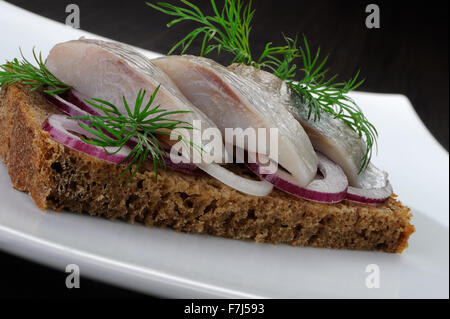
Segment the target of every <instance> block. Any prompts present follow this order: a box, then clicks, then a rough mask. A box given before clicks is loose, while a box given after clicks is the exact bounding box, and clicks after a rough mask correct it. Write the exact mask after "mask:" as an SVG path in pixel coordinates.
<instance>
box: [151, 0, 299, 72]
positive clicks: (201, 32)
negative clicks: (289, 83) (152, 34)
mask: <svg viewBox="0 0 450 319" xmlns="http://www.w3.org/2000/svg"><path fill="white" fill-rule="evenodd" d="M181 2H182V3H183V4H184V5H185V6H175V5H172V4H170V3H167V2H158V3H156V4H153V3H149V2H147V5H149V6H150V7H152V8H154V9H156V10H158V11H160V12H163V13H165V14H167V15H170V16H173V17H175V18H174V20H172V21H171V22H169V23H168V24H167V26H168V27H171V26H173V25H175V24H177V23H180V22H183V21H193V22H196V23H198V24H199V25H200V26H199V27H197V28H195V29H194V30H193V31H191V32H190V33H188V34H187V35H186V36H185V37H184V38H183V39H182V40H180V41H179V42H177V43H176V44H175V45H174V46H173V47H172V48H171V49H170V50H169V52H168V53H167V54H169V55H170V54H172V53H174V52H175V51H176V50H177V49H179V48H181V54H184V53H186V51H187V50H188V49H189V47H190V46H191V44H192V42H193V41H194V40H195V39H197V38H198V37H200V36H202V37H203V40H202V46H201V51H200V55H201V56H207V55H208V54H210V53H211V52H214V51H216V52H217V54H220V53H221V52H222V51H226V52H229V53H231V54H232V55H233V60H232V62H231V63H243V64H246V65H252V66H254V67H256V68H261V67H262V66H265V65H266V64H267V65H270V64H273V61H274V60H276V59H277V58H276V57H277V56H278V55H280V54H281V55H283V54H290V53H292V52H293V50H292V48H291V47H290V46H289V45H284V46H274V45H273V44H272V42H269V43H267V45H266V46H265V48H264V51H263V52H262V53H261V55H260V56H259V58H255V57H254V55H253V54H252V51H251V50H250V42H249V38H250V32H251V29H252V28H251V22H252V19H253V16H254V14H255V10H252V9H251V4H252V1H249V3H248V4H247V5H243V2H242V1H241V0H225V2H224V5H223V8H222V9H221V10H220V11H219V9H218V8H217V5H216V3H215V0H211V7H212V10H213V12H214V14H213V15H212V16H208V15H205V14H204V13H203V12H202V11H201V10H200V9H199V7H197V6H196V5H194V4H193V3H192V2H189V1H187V0H181Z"/></svg>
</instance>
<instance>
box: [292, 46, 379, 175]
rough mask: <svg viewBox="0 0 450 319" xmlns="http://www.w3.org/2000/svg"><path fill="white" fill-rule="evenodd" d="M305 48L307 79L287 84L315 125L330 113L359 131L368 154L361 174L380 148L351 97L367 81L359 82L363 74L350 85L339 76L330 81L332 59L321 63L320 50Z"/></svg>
mask: <svg viewBox="0 0 450 319" xmlns="http://www.w3.org/2000/svg"><path fill="white" fill-rule="evenodd" d="M303 40H304V41H303V42H304V48H302V47H300V48H299V50H300V54H301V58H302V61H303V68H302V69H301V70H302V71H303V72H304V76H303V78H302V80H300V81H298V82H297V81H293V80H288V81H287V83H288V84H289V85H290V86H291V87H292V88H293V89H294V90H295V91H296V92H297V93H298V94H299V95H300V97H301V98H302V99H303V101H304V102H305V104H306V105H307V107H308V118H309V119H310V118H313V120H314V121H319V120H320V115H321V114H322V113H328V114H329V115H331V116H332V117H333V118H335V119H339V120H341V121H343V122H344V123H345V124H347V125H348V126H349V127H350V128H351V129H352V130H353V131H355V132H356V133H357V134H358V136H359V137H360V138H362V139H363V140H364V141H365V144H366V151H365V154H364V156H363V158H362V159H361V166H360V172H362V171H363V170H364V169H365V168H366V167H367V165H368V164H369V163H370V160H371V158H372V153H373V146H376V145H377V137H378V132H377V130H376V128H375V127H374V126H373V124H372V123H370V122H369V120H368V119H367V118H366V117H365V115H364V113H363V112H362V110H361V109H360V108H359V106H358V105H357V104H356V103H355V101H353V100H352V99H351V98H350V97H349V96H348V95H347V94H348V93H349V92H350V91H353V90H355V89H356V88H358V87H359V86H360V85H361V84H362V83H363V82H364V80H359V81H358V77H359V71H358V72H357V73H356V75H355V76H354V77H353V78H351V79H350V80H349V81H346V82H341V83H339V82H335V80H336V78H337V75H334V76H332V77H330V78H328V79H327V78H326V75H327V73H328V69H326V68H325V65H326V63H327V61H328V56H325V58H324V59H322V60H320V48H318V49H317V51H316V53H315V54H314V55H313V54H311V50H310V47H309V44H308V41H307V40H306V37H304V38H303Z"/></svg>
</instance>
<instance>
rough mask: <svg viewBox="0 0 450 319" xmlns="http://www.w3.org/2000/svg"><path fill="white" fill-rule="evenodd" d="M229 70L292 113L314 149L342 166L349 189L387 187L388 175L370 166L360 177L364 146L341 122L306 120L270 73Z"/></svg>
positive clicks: (297, 101) (299, 104)
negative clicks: (260, 87) (261, 88)
mask: <svg viewBox="0 0 450 319" xmlns="http://www.w3.org/2000/svg"><path fill="white" fill-rule="evenodd" d="M228 69H229V70H231V71H233V72H234V73H235V74H238V75H241V76H244V77H247V78H251V79H253V80H254V81H256V82H258V83H260V85H261V86H262V87H264V89H265V90H266V91H267V92H270V94H272V95H273V96H276V97H277V98H278V99H279V101H280V106H283V107H284V108H285V109H287V110H288V111H289V112H291V113H292V114H293V115H294V117H295V118H296V119H297V120H298V121H299V122H300V123H301V125H302V126H303V128H304V129H305V131H306V133H307V134H308V136H309V138H310V140H311V143H312V144H313V146H314V148H315V149H316V150H318V151H320V152H321V153H323V154H325V155H326V156H327V157H329V158H330V159H332V160H333V161H334V162H335V163H337V164H338V165H339V166H341V168H342V169H343V170H344V172H345V174H346V176H347V178H348V180H349V184H350V186H353V187H358V188H364V189H371V188H382V187H385V186H386V184H387V180H388V176H387V173H386V172H384V171H381V170H379V169H378V168H376V167H375V166H374V165H373V164H371V163H369V165H368V166H367V168H366V169H365V170H364V171H362V172H361V173H360V167H361V163H362V158H363V156H364V155H365V151H366V145H365V142H364V140H363V139H361V138H360V137H359V136H358V134H357V133H356V132H354V131H353V130H352V129H351V128H350V127H348V126H347V125H346V124H345V123H344V122H342V121H341V120H339V119H335V118H333V117H332V116H331V115H329V114H327V113H322V114H321V116H320V120H317V121H314V119H313V118H309V115H308V107H307V105H305V104H304V102H303V101H302V99H301V98H300V97H299V96H298V95H297V94H294V92H292V90H291V89H290V88H289V87H288V85H286V83H285V82H284V81H282V80H281V79H279V78H278V77H276V76H275V75H273V74H271V73H269V72H266V71H262V70H257V69H255V68H253V67H250V66H246V65H242V64H233V65H231V66H230V67H228Z"/></svg>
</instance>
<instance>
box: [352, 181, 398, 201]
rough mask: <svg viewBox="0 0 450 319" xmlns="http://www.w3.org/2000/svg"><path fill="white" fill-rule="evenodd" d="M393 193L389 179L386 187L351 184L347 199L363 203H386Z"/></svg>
mask: <svg viewBox="0 0 450 319" xmlns="http://www.w3.org/2000/svg"><path fill="white" fill-rule="evenodd" d="M392 193H393V189H392V185H391V183H390V182H389V181H387V182H386V186H385V187H380V188H372V189H363V188H356V187H351V186H349V188H348V190H347V196H346V197H345V199H347V200H349V201H353V202H358V203H363V204H380V203H384V202H385V201H386V200H387V199H388V198H389V197H391V195H392Z"/></svg>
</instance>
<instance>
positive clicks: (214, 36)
mask: <svg viewBox="0 0 450 319" xmlns="http://www.w3.org/2000/svg"><path fill="white" fill-rule="evenodd" d="M181 2H182V3H183V4H184V5H185V6H175V5H172V4H169V3H167V2H158V3H157V4H152V3H148V2H147V4H148V5H149V6H151V7H152V8H154V9H156V10H159V11H161V12H163V13H165V14H168V15H170V16H173V17H175V19H174V20H172V21H171V22H169V23H168V25H167V26H168V27H171V26H173V25H175V24H177V23H180V22H182V21H194V22H197V23H198V24H199V25H200V26H199V27H197V28H196V29H194V30H193V31H191V32H190V33H189V34H188V35H187V36H186V37H184V38H183V39H182V40H181V41H179V42H178V43H177V44H175V45H174V46H173V47H172V49H171V50H170V51H169V53H168V54H172V53H173V52H175V50H177V49H178V48H181V54H184V53H186V51H187V49H188V48H189V47H190V45H191V44H192V42H193V41H194V40H195V39H196V38H197V37H199V36H203V42H202V47H201V53H200V54H201V56H206V55H208V54H209V53H211V52H213V51H216V52H217V53H218V54H220V53H221V52H222V51H226V52H229V53H231V54H232V55H233V60H232V62H231V63H241V64H245V65H249V66H253V67H256V68H258V69H259V68H263V69H267V70H270V71H271V72H272V73H273V74H274V75H276V76H278V77H279V78H280V79H282V80H284V81H286V82H287V84H288V85H289V86H290V87H291V88H292V89H293V90H294V91H295V92H297V93H298V94H299V95H300V97H301V98H302V99H303V101H304V102H306V103H305V104H307V106H306V107H308V116H309V119H311V118H312V119H313V120H314V121H318V120H320V114H321V113H327V114H329V115H331V116H332V117H334V118H336V119H339V120H342V121H343V122H344V123H345V124H347V125H348V126H349V127H350V128H351V129H352V130H353V131H355V132H356V133H357V134H358V136H359V137H360V138H361V139H363V140H364V142H365V144H366V152H365V154H364V156H363V158H362V159H361V167H360V172H362V171H363V170H364V169H365V168H366V167H367V165H368V164H369V163H370V160H371V157H372V149H373V146H376V144H377V137H378V133H377V131H376V129H375V127H374V126H373V125H372V124H371V123H370V122H369V121H368V120H367V118H366V117H365V116H364V114H363V113H362V111H361V109H360V108H359V107H358V105H356V103H355V102H354V101H353V100H352V99H351V98H350V97H349V96H348V95H347V93H348V92H350V91H352V90H354V89H356V88H357V87H359V86H360V85H361V84H362V83H363V80H361V81H358V76H359V72H358V73H357V74H356V75H355V76H354V77H353V78H352V79H351V80H349V81H347V82H343V83H338V82H335V80H336V76H332V77H330V78H329V79H326V78H325V76H326V75H327V73H328V69H325V68H324V66H325V64H326V62H327V60H328V57H325V58H324V59H323V60H322V61H320V62H319V57H320V48H319V49H318V50H317V52H316V54H315V55H314V56H312V55H311V51H310V48H309V45H308V42H307V40H306V38H305V37H304V48H302V47H299V46H298V43H297V42H298V41H297V37H296V38H294V39H292V38H289V37H286V36H283V37H284V40H285V42H286V44H285V45H283V46H273V44H272V42H269V43H267V45H266V47H265V49H264V51H263V53H262V54H261V55H260V56H259V58H256V59H255V58H254V55H253V54H252V51H251V48H250V46H249V42H250V41H249V39H250V31H251V21H252V19H253V16H254V14H255V10H252V9H251V1H249V3H248V4H247V5H245V6H244V5H243V3H242V1H241V0H225V2H224V6H223V8H222V10H221V11H220V12H219V10H218V9H217V5H216V3H215V0H211V6H212V9H213V12H214V15H212V16H207V15H205V14H204V13H203V12H202V11H201V10H200V9H199V8H198V7H197V6H196V5H194V4H193V3H191V2H189V1H187V0H181ZM297 59H300V63H299V64H300V65H301V64H303V68H301V69H300V70H301V71H303V73H304V77H303V78H302V79H301V80H300V81H294V79H295V77H296V75H297V71H298V70H299V68H298V67H297V65H296V64H295V62H296V61H297Z"/></svg>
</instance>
